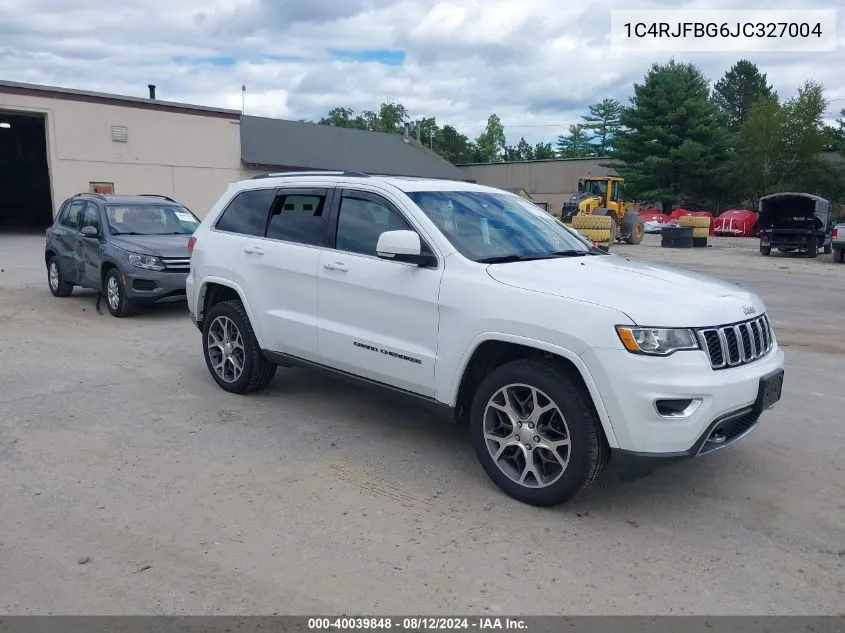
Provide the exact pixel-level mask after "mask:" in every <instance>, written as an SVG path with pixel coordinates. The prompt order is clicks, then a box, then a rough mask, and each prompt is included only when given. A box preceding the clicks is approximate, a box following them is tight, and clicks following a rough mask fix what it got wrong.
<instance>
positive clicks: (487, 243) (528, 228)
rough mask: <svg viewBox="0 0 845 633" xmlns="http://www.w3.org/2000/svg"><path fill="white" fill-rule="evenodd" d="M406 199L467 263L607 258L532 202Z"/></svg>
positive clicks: (487, 197)
mask: <svg viewBox="0 0 845 633" xmlns="http://www.w3.org/2000/svg"><path fill="white" fill-rule="evenodd" d="M407 195H408V197H409V198H411V200H413V201H414V203H416V205H417V206H418V207H419V208H420V209H422V211H423V213H425V214H426V216H428V218H429V219H430V220H431V221H432V222H433V223H434V224H435V225H436V226H437V228H438V229H439V230H440V231H441V232H442V233H443V235H444V236H446V239H448V240H449V242H450V243H451V244H452V246H454V247H455V249H456V250H457V251H458V252H459V253H460V254H461V255H463V256H464V257H466V258H467V259H471V260H473V261H476V262H482V263H496V262H506V261H525V260H530V259H550V258H554V257H577V256H585V255H598V254H603V253H602V251H600V250H599V249H597V248H595V247H594V246H592V244H590V243H589V241H587V240H586V239H585V238H581V237H580V236H577V235H575V234H574V233H573V232H571V231H569V230H568V229H567V228H566V227H565V226H563V224H561V223H560V222H559V221H558V220H556V219H555V218H553V217H552V216H551V215H549V214H548V213H547V212H546V211H544V210H542V209H540V208H539V207H538V206H536V205H534V204H532V203H531V202H529V201H527V200H524V199H523V198H520V197H519V196H515V195H513V194H510V193H504V192H503V193H501V194H499V193H492V192H486V191H412V192H407Z"/></svg>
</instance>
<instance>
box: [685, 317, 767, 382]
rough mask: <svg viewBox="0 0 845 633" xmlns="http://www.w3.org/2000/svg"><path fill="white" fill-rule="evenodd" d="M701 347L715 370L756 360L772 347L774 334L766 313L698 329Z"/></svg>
mask: <svg viewBox="0 0 845 633" xmlns="http://www.w3.org/2000/svg"><path fill="white" fill-rule="evenodd" d="M696 334H697V335H698V340H699V342H700V343H701V347H702V348H703V349H704V351H705V352H706V353H707V356H708V358H709V359H710V366H711V367H713V369H726V368H728V367H738V366H740V365H747V364H748V363H753V362H754V361H755V360H757V359H759V358H762V357H763V356H765V355H766V354H768V353H769V351H770V350H771V349H772V345H773V344H774V337H773V336H772V327H771V325H770V324H769V319H768V318H767V317H766V315H765V314H764V315H762V316H759V317H757V318H756V319H751V320H750V321H741V322H739V323H731V324H729V325H722V326H719V327H713V328H701V329H698V330H697V331H696Z"/></svg>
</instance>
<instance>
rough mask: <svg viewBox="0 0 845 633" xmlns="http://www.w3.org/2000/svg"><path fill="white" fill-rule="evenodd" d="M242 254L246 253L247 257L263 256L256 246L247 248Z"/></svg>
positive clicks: (262, 252)
mask: <svg viewBox="0 0 845 633" xmlns="http://www.w3.org/2000/svg"><path fill="white" fill-rule="evenodd" d="M244 253H247V254H248V255H263V254H264V251H263V250H261V249H260V248H259V247H258V246H247V247H246V248H245V249H244Z"/></svg>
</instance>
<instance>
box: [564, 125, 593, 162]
mask: <svg viewBox="0 0 845 633" xmlns="http://www.w3.org/2000/svg"><path fill="white" fill-rule="evenodd" d="M557 149H558V154H559V155H560V157H561V158H584V157H586V156H593V155H594V154H595V148H594V147H593V145H592V143H590V135H589V132H588V128H587V126H586V125H584V124H583V123H574V124H572V125H570V126H569V134H566V135H561V136H558V137H557Z"/></svg>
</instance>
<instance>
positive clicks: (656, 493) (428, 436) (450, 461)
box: [257, 367, 742, 523]
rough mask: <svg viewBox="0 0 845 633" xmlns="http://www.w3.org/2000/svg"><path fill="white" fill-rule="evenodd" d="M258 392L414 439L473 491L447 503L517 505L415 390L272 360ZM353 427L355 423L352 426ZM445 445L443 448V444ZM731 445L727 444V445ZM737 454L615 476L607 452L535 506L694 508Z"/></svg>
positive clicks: (449, 421) (458, 432)
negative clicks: (599, 468) (573, 485)
mask: <svg viewBox="0 0 845 633" xmlns="http://www.w3.org/2000/svg"><path fill="white" fill-rule="evenodd" d="M257 396H258V398H259V399H260V400H261V401H263V402H264V403H265V404H269V405H270V406H272V404H271V403H273V402H274V401H279V402H282V401H285V402H286V403H287V404H291V400H292V399H294V400H295V404H296V406H297V407H298V406H300V405H301V406H304V407H307V408H312V407H314V406H317V405H319V406H320V412H321V415H327V416H329V417H331V418H335V419H336V418H340V419H343V418H346V419H347V422H346V423H347V424H348V425H349V426H348V427H346V430H348V431H351V432H354V433H356V434H357V433H358V432H360V433H361V434H362V435H372V436H374V437H384V436H387V435H389V436H391V442H394V441H395V442H398V443H399V444H401V445H404V446H409V445H412V446H414V447H415V451H417V452H419V453H420V454H424V453H429V454H430V455H431V457H432V458H433V459H435V461H437V462H440V463H441V465H442V466H443V467H444V468H445V469H447V470H448V471H449V472H448V473H443V476H444V477H445V478H447V479H451V480H453V481H460V482H461V484H460V488H461V489H462V490H469V491H472V493H473V498H472V499H471V500H467V499H461V498H454V499H452V503H453V504H455V505H464V506H467V507H474V506H484V505H488V504H490V503H493V504H495V505H498V506H501V505H513V506H514V507H527V506H523V505H522V504H521V503H520V502H518V501H516V500H514V499H511V498H509V497H507V496H506V495H505V493H504V492H501V491H500V490H499V489H498V488H497V487H496V486H495V484H493V482H492V481H490V480H489V479H488V478H487V476H486V475H485V473H484V471H483V470H482V468H481V467H480V465H479V464H478V462H477V459H476V456H475V452H474V450H473V448H472V445H471V442H470V437H469V429H468V426H467V425H466V424H459V423H456V422H455V421H454V419H453V418H452V416H451V414H450V413H449V412H448V411H446V410H443V409H440V408H438V407H435V406H433V405H428V404H427V403H424V402H421V401H419V400H417V399H416V398H412V397H409V396H405V395H402V394H398V393H393V392H389V391H385V390H384V389H383V388H380V387H376V386H370V385H366V384H364V385H362V384H358V383H356V382H352V381H347V380H346V379H340V378H335V377H334V376H326V375H325V374H323V373H322V372H317V371H315V370H312V369H307V368H299V367H293V368H279V370H278V372H277V374H276V377H275V378H274V380H273V382H272V383H271V384H270V386H268V388H267V389H265V390H264V391H263V392H262V393H261V394H257ZM355 427H357V428H355ZM445 446H448V448H444V447H445ZM727 452H730V451H727ZM720 458H722V459H731V458H733V459H742V455H737V454H734V455H725V456H722V455H719V454H714V455H709V456H707V457H703V458H701V459H689V460H684V461H682V462H677V463H673V464H668V465H666V466H664V467H663V468H661V469H659V470H658V471H657V472H655V473H653V474H651V475H649V476H647V477H644V478H642V479H640V480H637V481H633V482H628V481H620V480H619V478H618V471H617V469H616V466H615V464H614V463H613V461H612V460H611V461H610V463H609V465H608V468H607V470H606V471H605V472H604V473H603V475H602V476H601V477H600V479H599V480H598V481H597V482H596V484H595V485H594V486H593V487H592V488H590V489H589V490H588V491H585V492H583V493H581V494H580V495H578V496H576V497H574V498H573V499H572V500H570V501H569V502H568V503H566V504H564V505H560V506H554V507H551V508H538V509H537V510H538V511H539V512H543V513H555V514H559V515H560V516H561V517H566V516H571V517H578V516H583V515H590V516H593V517H602V518H603V519H605V520H607V521H610V522H617V521H618V522H622V523H625V522H626V521H630V520H631V518H632V517H634V518H637V519H638V520H639V521H643V522H644V520H645V519H644V508H652V509H653V510H654V511H655V512H658V513H660V508H668V507H671V508H673V510H672V513H671V514H672V515H677V513H679V512H680V513H683V512H684V511H685V509H689V510H690V511H695V510H696V507H698V506H699V504H700V499H697V496H698V493H700V492H703V491H706V490H711V491H712V490H715V491H716V492H715V493H711V494H719V492H718V491H719V490H720V489H721V488H722V485H721V482H724V488H725V491H727V490H729V489H730V476H728V475H727V474H726V475H724V476H720V473H721V472H723V469H721V468H719V465H718V464H714V460H716V461H718V460H719V459H720Z"/></svg>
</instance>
